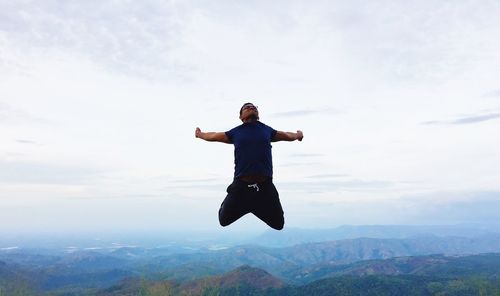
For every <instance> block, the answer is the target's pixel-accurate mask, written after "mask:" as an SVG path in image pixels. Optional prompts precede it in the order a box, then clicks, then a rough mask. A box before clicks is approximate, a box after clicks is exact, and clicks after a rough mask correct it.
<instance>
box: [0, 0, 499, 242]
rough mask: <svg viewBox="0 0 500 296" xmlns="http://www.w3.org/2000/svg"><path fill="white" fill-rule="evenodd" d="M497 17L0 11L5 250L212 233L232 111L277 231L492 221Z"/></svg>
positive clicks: (50, 3)
mask: <svg viewBox="0 0 500 296" xmlns="http://www.w3.org/2000/svg"><path fill="white" fill-rule="evenodd" d="M498 36H500V2H498V1H494V0H485V1H479V2H478V1H472V0H456V1H428V0H424V1H388V0H382V1H367V0H365V1H361V0H359V1H358V0H355V1H340V0H334V1H321V0H318V1H295V0H291V1H280V0H277V1H233V0H232V1H229V0H221V1H201V0H200V1H196V0H193V1H191V0H186V1H160V0H146V1H125V0H123V1H118V0H115V1H111V0H105V1H101V0H99V1H97V0H89V1H56V0H43V1H28V0H26V1H24V0H20V1H7V0H0V212H1V214H0V232H7V233H20V232H37V233H40V232H51V231H55V232H57V231H60V232H76V231H183V230H213V231H219V232H225V233H231V232H234V233H238V232H241V231H244V230H266V229H268V227H267V226H266V225H265V224H264V223H262V222H261V221H259V220H258V219H257V218H255V217H254V216H252V215H247V216H245V217H244V218H242V219H241V220H239V221H237V222H236V223H234V224H233V225H231V226H229V227H227V228H222V227H220V226H219V225H218V220H217V211H218V208H219V206H220V203H221V202H222V200H223V199H224V197H225V194H226V193H225V190H226V188H227V186H228V185H229V184H230V183H231V181H232V176H233V172H234V171H233V169H234V158H233V146H232V145H228V144H223V143H209V142H205V141H202V140H200V139H196V138H195V137H194V131H195V128H196V127H200V128H201V129H202V131H227V130H229V129H231V128H233V127H235V126H237V125H239V124H240V123H241V122H240V121H239V119H238V112H239V108H240V107H241V105H242V104H243V103H245V102H252V103H254V104H255V105H257V106H258V107H259V112H260V119H261V121H262V122H264V123H266V124H267V125H269V126H271V127H273V128H275V129H277V130H282V131H292V132H295V131H296V130H299V129H300V130H302V131H303V132H304V140H303V141H302V142H279V143H273V148H272V151H273V161H274V182H275V184H276V187H277V188H278V190H279V192H280V199H281V202H282V205H283V208H284V211H285V227H301V228H329V227H335V226H338V225H343V224H425V225H429V224H457V223H466V224H468V223H486V224H488V223H494V222H495V221H496V219H497V216H498V212H500V199H499V197H500V154H499V153H498V151H500V137H499V136H498V131H499V130H500V81H499V79H498V78H499V77H500V39H499V38H498Z"/></svg>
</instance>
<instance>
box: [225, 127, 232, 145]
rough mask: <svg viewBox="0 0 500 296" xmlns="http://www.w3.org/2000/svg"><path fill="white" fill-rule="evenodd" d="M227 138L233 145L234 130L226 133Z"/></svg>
mask: <svg viewBox="0 0 500 296" xmlns="http://www.w3.org/2000/svg"><path fill="white" fill-rule="evenodd" d="M225 134H226V137H227V138H228V139H229V142H231V143H233V136H234V128H233V129H231V130H228V131H227V132H225Z"/></svg>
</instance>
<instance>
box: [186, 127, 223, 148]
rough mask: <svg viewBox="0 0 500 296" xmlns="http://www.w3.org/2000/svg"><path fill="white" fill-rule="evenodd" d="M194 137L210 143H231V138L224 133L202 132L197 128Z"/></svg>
mask: <svg viewBox="0 0 500 296" xmlns="http://www.w3.org/2000/svg"><path fill="white" fill-rule="evenodd" d="M194 136H195V137H196V138H200V139H203V140H205V141H209V142H222V143H227V144H230V143H231V142H230V141H229V138H228V137H227V136H226V133H224V132H206V133H204V132H202V131H201V130H200V128H199V127H197V128H196V131H195V132H194Z"/></svg>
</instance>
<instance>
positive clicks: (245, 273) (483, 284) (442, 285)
mask: <svg viewBox="0 0 500 296" xmlns="http://www.w3.org/2000/svg"><path fill="white" fill-rule="evenodd" d="M499 270H500V254H484V255H476V256H465V257H447V256H442V255H440V256H419V257H404V258H394V259H389V260H374V261H368V262H359V263H354V264H350V265H345V266H342V267H340V268H339V269H338V270H337V271H336V275H330V276H328V277H326V278H324V279H320V280H316V281H313V282H310V283H309V284H305V285H295V286H292V285H285V284H284V283H283V281H281V280H279V279H277V278H276V277H274V276H272V275H270V274H269V273H267V272H266V271H264V270H261V269H257V268H253V267H250V266H242V267H239V268H237V269H235V270H233V271H230V272H228V273H225V274H223V275H221V276H214V277H207V278H203V279H198V280H194V281H191V282H187V283H184V284H177V283H175V282H168V281H160V282H150V283H146V282H144V281H143V282H142V283H141V282H140V281H136V282H132V281H129V285H123V284H122V285H117V286H115V287H112V288H108V289H106V290H103V291H101V292H100V293H99V294H98V295H101V296H114V295H134V294H129V293H133V292H135V293H139V292H142V293H143V294H142V295H154V294H153V291H156V292H158V291H160V289H161V291H163V293H164V294H158V295H275V296H278V295H283V296H285V295H286V296H290V295H291V296H293V295H297V296H298V295H308V296H309V295H314V296H322V295H395V296H396V295H398V296H399V295H500V278H499V276H500V274H499ZM130 283H134V285H135V286H134V285H130ZM138 283H139V284H138ZM132 287H135V288H132ZM134 289H135V290H134ZM148 293H150V294H148ZM168 293H170V294H168ZM135 295H139V294H135Z"/></svg>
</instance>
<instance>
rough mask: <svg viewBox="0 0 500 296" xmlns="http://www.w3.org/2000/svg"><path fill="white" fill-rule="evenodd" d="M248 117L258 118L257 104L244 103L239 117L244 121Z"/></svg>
mask: <svg viewBox="0 0 500 296" xmlns="http://www.w3.org/2000/svg"><path fill="white" fill-rule="evenodd" d="M250 118H253V119H259V111H258V110H257V106H255V105H253V104H245V105H244V106H243V107H242V108H241V114H240V119H241V120H242V121H245V120H247V119H250Z"/></svg>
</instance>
